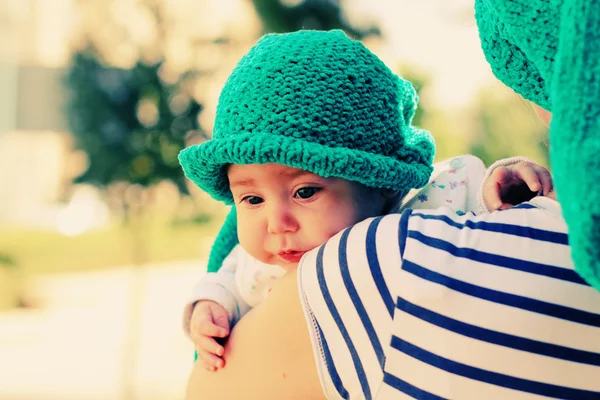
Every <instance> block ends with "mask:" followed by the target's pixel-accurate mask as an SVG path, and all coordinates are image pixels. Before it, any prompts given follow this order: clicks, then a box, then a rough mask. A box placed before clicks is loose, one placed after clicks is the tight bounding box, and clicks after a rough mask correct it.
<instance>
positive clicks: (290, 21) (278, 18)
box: [252, 0, 381, 39]
mask: <svg viewBox="0 0 600 400" xmlns="http://www.w3.org/2000/svg"><path fill="white" fill-rule="evenodd" d="M252 3H253V4H254V8H255V9H256V12H257V13H258V15H259V17H260V18H261V20H262V22H263V27H264V29H263V30H264V31H265V32H267V33H271V32H275V33H282V32H294V31H297V30H301V29H321V30H329V29H343V30H344V31H345V32H346V33H347V34H348V35H349V36H351V37H354V38H355V39H363V38H365V37H367V36H371V35H374V36H379V35H380V34H381V32H380V30H379V28H378V27H377V26H376V25H370V26H367V27H364V28H361V27H358V26H356V25H353V24H352V23H351V22H350V21H348V20H347V19H346V17H345V16H344V13H343V5H342V4H341V2H340V1H339V0H299V1H294V0H292V1H290V0H252Z"/></svg>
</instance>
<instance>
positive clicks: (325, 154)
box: [179, 133, 432, 204]
mask: <svg viewBox="0 0 600 400" xmlns="http://www.w3.org/2000/svg"><path fill="white" fill-rule="evenodd" d="M419 155H420V152H417V151H415V152H411V151H410V150H407V151H406V160H399V159H396V158H392V157H387V156H383V155H379V154H371V153H368V152H365V151H362V150H353V149H348V148H342V147H339V148H336V147H331V146H325V145H322V144H319V143H313V142H307V141H306V140H299V139H295V138H292V137H289V136H275V135H270V134H256V133H240V134H237V135H234V136H230V137H226V138H223V139H212V140H209V141H208V142H206V143H203V144H200V145H196V146H190V147H188V148H186V149H184V150H182V151H181V153H180V154H179V162H180V164H181V166H182V167H183V170H184V172H185V175H186V176H187V177H188V178H189V179H190V180H191V181H192V182H194V184H196V185H197V186H198V187H199V188H200V189H202V190H204V191H205V192H207V193H208V194H210V195H211V196H212V197H213V198H214V199H216V200H218V201H223V202H225V203H226V204H231V203H232V202H233V198H232V195H231V191H230V190H229V181H228V179H227V171H226V168H225V167H226V166H227V165H229V164H243V165H247V164H268V163H275V164H281V165H286V166H289V167H292V168H299V169H302V170H304V171H308V172H312V173H315V174H317V175H319V176H323V177H325V178H329V177H336V178H342V179H347V180H350V181H354V182H359V183H362V184H364V185H366V186H369V187H374V188H385V189H393V190H399V191H401V192H402V193H407V192H408V190H410V189H412V188H419V187H422V186H424V185H425V184H427V182H428V180H429V177H430V175H431V172H432V167H431V165H430V163H429V162H423V161H422V160H419V159H418V157H419ZM356 171H360V174H358V173H356Z"/></svg>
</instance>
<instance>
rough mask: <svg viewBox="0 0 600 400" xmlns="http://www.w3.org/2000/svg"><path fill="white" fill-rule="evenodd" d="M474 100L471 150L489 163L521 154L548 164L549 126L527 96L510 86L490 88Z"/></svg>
mask: <svg viewBox="0 0 600 400" xmlns="http://www.w3.org/2000/svg"><path fill="white" fill-rule="evenodd" d="M503 89H504V88H503ZM473 104H474V105H473V109H472V110H471V112H472V118H473V120H474V121H475V132H474V135H473V140H472V141H471V148H470V153H471V154H473V155H475V156H477V157H479V158H481V159H482V160H483V162H484V163H485V164H486V165H489V164H491V163H493V162H494V161H496V160H499V159H502V158H506V157H511V156H517V155H518V156H525V157H529V158H532V159H533V160H534V161H536V162H537V163H540V164H542V165H545V166H548V144H547V135H548V129H547V127H545V126H544V125H543V123H542V122H541V121H540V119H539V118H538V117H537V115H535V112H534V111H533V109H532V108H531V106H530V105H529V104H528V103H527V102H526V101H525V100H523V99H522V98H521V97H520V96H518V95H516V94H514V93H513V92H512V91H509V89H504V93H503V92H502V90H498V89H495V90H491V89H487V90H482V91H481V92H480V94H479V95H478V97H477V98H476V99H475V102H474V103H473Z"/></svg>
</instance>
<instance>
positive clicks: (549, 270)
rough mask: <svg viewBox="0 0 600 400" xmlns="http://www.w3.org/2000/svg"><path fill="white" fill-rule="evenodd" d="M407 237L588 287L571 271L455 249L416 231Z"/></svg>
mask: <svg viewBox="0 0 600 400" xmlns="http://www.w3.org/2000/svg"><path fill="white" fill-rule="evenodd" d="M408 237H409V238H411V239H415V240H418V241H419V242H421V243H423V244H425V245H427V246H429V247H435V248H436V249H440V250H443V251H445V252H447V253H449V254H452V255H453V256H454V257H460V258H466V259H469V260H473V261H479V262H482V263H485V264H491V265H495V266H498V267H503V268H508V269H514V270H517V271H523V272H529V273H531V274H536V275H542V276H547V277H549V278H554V279H560V280H562V281H567V282H572V283H577V284H579V285H584V286H589V285H588V283H587V282H586V281H584V280H583V279H582V278H581V277H580V276H579V275H578V274H577V273H576V272H575V271H573V270H571V269H566V268H560V267H555V266H553V265H546V264H540V263H535V262H531V261H525V260H521V259H518V258H512V257H506V256H501V255H499V254H492V253H486V252H483V251H479V250H475V249H471V248H468V247H457V246H455V245H454V244H452V243H449V242H446V241H444V240H441V239H437V238H432V237H430V236H426V235H423V234H422V233H421V232H418V231H409V232H408Z"/></svg>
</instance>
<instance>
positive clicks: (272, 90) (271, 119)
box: [179, 30, 435, 272]
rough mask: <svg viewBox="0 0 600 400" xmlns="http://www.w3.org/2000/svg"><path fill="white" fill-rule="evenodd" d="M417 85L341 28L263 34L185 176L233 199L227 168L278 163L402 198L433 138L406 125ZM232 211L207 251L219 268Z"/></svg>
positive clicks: (232, 231) (230, 83)
mask: <svg viewBox="0 0 600 400" xmlns="http://www.w3.org/2000/svg"><path fill="white" fill-rule="evenodd" d="M417 101H418V100H417V95H416V92H415V90H414V88H413V86H412V85H411V84H410V83H409V82H407V81H405V80H403V79H401V78H399V77H397V76H396V75H394V74H393V73H392V72H391V71H390V70H389V69H388V68H387V67H386V66H385V64H384V63H383V62H382V61H381V60H379V59H378V58H377V57H376V56H375V55H374V54H373V53H371V52H370V51H369V50H367V49H366V48H365V47H364V46H363V44H362V43H360V42H357V41H353V40H351V39H349V38H348V37H347V36H346V35H345V34H344V33H343V32H342V31H338V30H335V31H329V32H323V31H299V32H294V33H289V34H272V35H266V36H264V37H263V38H262V39H260V40H259V41H258V43H257V44H256V45H255V46H254V47H253V48H252V49H251V50H250V51H249V52H248V53H247V54H246V55H245V56H244V57H243V58H242V59H241V61H240V62H239V63H238V65H237V67H236V68H235V69H234V70H233V72H232V74H231V76H230V77H229V79H228V80H227V82H226V84H225V87H224V88H223V90H222V92H221V95H220V97H219V103H218V106H217V114H216V119H215V126H214V132H213V138H212V139H211V140H210V141H208V142H206V143H203V144H201V145H197V146H192V147H189V148H187V149H185V150H183V151H182V152H181V154H180V156H179V160H180V163H181V165H182V167H183V169H184V172H185V174H186V176H187V177H188V178H189V179H191V180H192V181H193V182H194V183H195V184H196V185H198V186H199V187H200V188H201V189H203V190H204V191H206V192H208V193H209V194H210V195H211V196H212V197H213V198H215V199H217V200H220V201H224V202H225V203H228V204H230V203H231V202H232V200H233V199H232V195H231V192H230V190H229V183H228V180H227V174H226V168H225V167H226V166H227V165H228V164H264V163H278V164H283V165H287V166H290V167H294V168H300V169H303V170H305V171H310V172H313V173H315V174H317V175H320V176H323V177H338V178H344V179H348V180H352V181H357V182H360V183H362V184H365V185H367V186H369V187H375V188H388V189H394V190H399V191H400V192H401V193H402V194H406V193H408V191H409V190H410V189H412V188H418V187H422V186H424V185H425V184H426V183H427V181H428V179H429V176H430V175H431V172H432V166H431V163H432V162H433V156H434V150H435V148H434V144H433V139H432V137H431V135H430V134H429V133H428V132H426V131H424V130H420V129H418V128H415V127H413V126H411V121H412V118H413V116H414V113H415V110H416V106H417ZM236 233H237V221H236V220H235V209H233V210H232V212H231V213H230V215H229V216H228V217H227V219H226V221H225V224H224V225H223V227H222V228H221V231H220V232H219V234H218V236H217V239H216V240H215V243H214V244H213V247H212V249H211V253H210V257H209V262H208V270H209V272H213V271H217V270H218V269H219V268H220V266H221V264H222V262H223V260H224V258H225V257H226V256H227V255H228V254H229V253H230V252H231V250H232V249H233V247H235V245H236V244H237V243H238V241H237V234H236Z"/></svg>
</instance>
